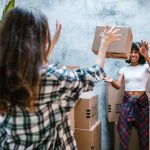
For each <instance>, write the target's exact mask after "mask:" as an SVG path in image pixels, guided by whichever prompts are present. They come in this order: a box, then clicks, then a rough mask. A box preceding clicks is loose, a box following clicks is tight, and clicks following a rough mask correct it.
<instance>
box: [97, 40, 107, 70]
mask: <svg viewBox="0 0 150 150" xmlns="http://www.w3.org/2000/svg"><path fill="white" fill-rule="evenodd" d="M107 49H108V44H107V43H105V42H101V46H100V49H99V52H98V58H97V64H98V65H99V66H100V67H102V68H103V67H104V62H105V56H106V51H107Z"/></svg>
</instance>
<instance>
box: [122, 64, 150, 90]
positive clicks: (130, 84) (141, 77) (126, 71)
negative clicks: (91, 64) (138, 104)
mask: <svg viewBox="0 0 150 150" xmlns="http://www.w3.org/2000/svg"><path fill="white" fill-rule="evenodd" d="M119 73H120V74H123V75H124V80H125V91H145V90H146V84H147V81H148V77H149V74H150V67H149V65H148V64H144V65H138V66H131V65H127V66H125V67H123V68H121V69H120V70H119Z"/></svg>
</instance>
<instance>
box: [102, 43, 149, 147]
mask: <svg viewBox="0 0 150 150" xmlns="http://www.w3.org/2000/svg"><path fill="white" fill-rule="evenodd" d="M126 62H127V63H128V65H127V66H125V67H123V68H121V69H120V70H119V77H118V80H116V81H115V80H113V79H112V78H111V77H108V76H106V77H105V78H104V80H105V81H106V82H110V83H111V85H112V86H113V87H114V88H116V89H120V88H121V86H122V83H123V80H124V82H125V94H124V97H123V102H122V104H121V108H120V117H119V121H118V125H117V129H118V133H119V136H120V145H119V150H127V149H128V142H129V136H130V131H131V127H132V126H134V127H136V128H137V130H138V134H139V141H140V150H148V149H149V110H148V97H147V95H146V84H147V81H148V77H149V75H150V57H149V55H148V43H147V42H146V41H142V42H141V43H140V42H137V43H133V44H132V49H131V54H130V59H129V60H127V61H126Z"/></svg>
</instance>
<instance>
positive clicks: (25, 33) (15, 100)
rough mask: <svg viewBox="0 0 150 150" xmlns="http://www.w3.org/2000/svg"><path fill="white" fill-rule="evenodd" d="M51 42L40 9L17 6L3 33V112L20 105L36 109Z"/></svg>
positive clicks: (0, 51)
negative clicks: (42, 66)
mask: <svg viewBox="0 0 150 150" xmlns="http://www.w3.org/2000/svg"><path fill="white" fill-rule="evenodd" d="M50 45H51V39H50V31H49V25H48V20H47V18H46V16H45V15H44V14H42V13H41V11H40V10H36V9H30V10H29V9H27V8H23V7H15V8H14V9H12V10H10V11H9V12H8V13H7V14H6V16H5V18H4V19H3V21H2V27H1V31H0V113H1V114H2V113H5V112H7V111H8V109H9V108H10V107H11V108H15V107H16V106H19V107H20V108H21V109H26V108H29V109H30V110H34V102H35V99H36V97H37V96H38V92H39V86H40V72H39V70H40V67H41V65H42V64H43V63H44V62H46V61H47V55H48V52H49V50H50Z"/></svg>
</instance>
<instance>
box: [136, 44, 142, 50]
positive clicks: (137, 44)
mask: <svg viewBox="0 0 150 150" xmlns="http://www.w3.org/2000/svg"><path fill="white" fill-rule="evenodd" d="M136 45H137V47H138V49H139V51H140V49H141V47H140V45H139V44H138V43H137V44H136Z"/></svg>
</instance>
